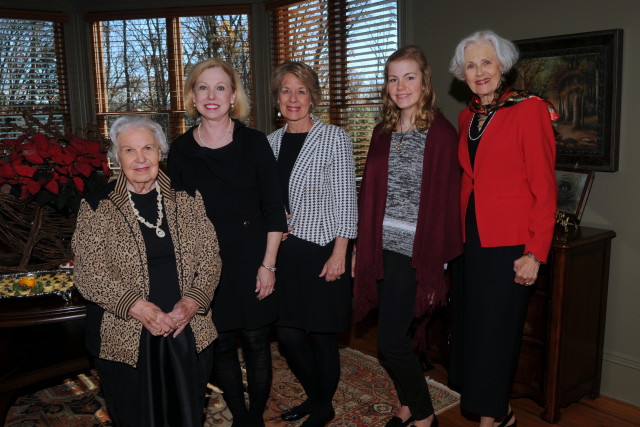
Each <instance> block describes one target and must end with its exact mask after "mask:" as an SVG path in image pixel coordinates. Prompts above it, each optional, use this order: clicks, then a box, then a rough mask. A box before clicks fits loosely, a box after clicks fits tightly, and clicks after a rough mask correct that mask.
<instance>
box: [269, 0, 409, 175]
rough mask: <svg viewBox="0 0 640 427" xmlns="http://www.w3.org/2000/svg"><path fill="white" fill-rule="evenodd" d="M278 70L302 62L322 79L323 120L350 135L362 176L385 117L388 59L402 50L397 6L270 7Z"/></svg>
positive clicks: (322, 3) (374, 0)
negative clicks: (371, 142) (382, 92)
mask: <svg viewBox="0 0 640 427" xmlns="http://www.w3.org/2000/svg"><path fill="white" fill-rule="evenodd" d="M267 7H268V8H269V10H270V11H271V16H272V25H273V34H274V35H273V58H274V65H277V64H280V63H282V62H284V61H286V60H296V61H302V62H305V63H307V64H308V65H310V66H311V67H313V69H314V70H315V71H316V72H317V73H318V77H319V79H320V84H321V86H322V91H323V102H322V105H320V106H319V107H317V108H316V109H315V110H314V114H316V115H318V116H319V117H320V118H321V119H322V120H325V121H327V122H329V123H332V124H334V125H337V126H340V127H342V128H344V129H345V130H346V131H347V132H349V134H350V136H351V139H352V141H353V146H354V156H355V159H356V169H357V174H358V176H361V175H362V171H363V168H364V162H365V160H366V155H367V151H368V146H369V140H370V138H371V131H372V130H373V127H374V126H375V124H376V123H377V120H378V118H379V115H380V113H381V97H380V89H381V87H382V83H383V70H384V64H385V61H386V59H387V57H388V56H389V55H390V54H391V53H393V52H394V51H395V50H396V49H397V48H398V29H397V22H398V19H397V16H398V7H397V2H396V1H395V0H394V1H390V0H338V1H327V0H309V1H303V2H295V3H293V2H286V1H282V0H279V1H271V2H268V4H267Z"/></svg>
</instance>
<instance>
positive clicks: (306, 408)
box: [280, 400, 313, 421]
mask: <svg viewBox="0 0 640 427" xmlns="http://www.w3.org/2000/svg"><path fill="white" fill-rule="evenodd" d="M311 409H313V408H312V405H311V403H310V402H309V401H308V400H305V401H304V402H302V403H301V404H299V405H298V406H294V407H293V408H290V409H287V410H286V411H283V412H282V414H280V418H282V420H283V421H296V420H299V419H300V418H304V417H306V416H307V415H309V414H310V413H311Z"/></svg>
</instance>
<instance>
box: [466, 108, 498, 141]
mask: <svg viewBox="0 0 640 427" xmlns="http://www.w3.org/2000/svg"><path fill="white" fill-rule="evenodd" d="M476 114H478V113H474V117H475V115H476ZM494 114H495V110H494V111H492V112H490V113H489V114H487V118H486V119H485V120H484V123H483V124H482V128H481V129H480V132H479V134H478V136H477V137H475V138H472V137H471V125H472V124H473V119H471V122H470V123H469V129H468V131H467V134H468V135H469V139H470V140H471V141H473V142H475V141H477V140H479V139H480V138H482V135H483V134H484V131H485V130H487V127H488V126H489V122H490V121H491V119H492V118H493V115H494Z"/></svg>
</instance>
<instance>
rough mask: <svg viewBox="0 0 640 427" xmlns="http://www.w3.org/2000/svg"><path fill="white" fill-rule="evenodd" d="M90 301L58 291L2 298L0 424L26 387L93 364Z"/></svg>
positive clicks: (0, 306) (77, 295) (0, 307)
mask: <svg viewBox="0 0 640 427" xmlns="http://www.w3.org/2000/svg"><path fill="white" fill-rule="evenodd" d="M85 311H86V307H85V301H84V300H83V299H82V297H80V295H79V294H78V293H77V291H74V292H73V293H72V299H71V301H64V300H63V299H62V298H61V297H60V296H58V295H51V296H42V297H33V298H7V299H0V425H2V424H3V423H4V420H5V418H6V415H7V411H8V410H9V407H10V406H11V404H13V401H14V398H15V397H16V395H17V394H18V392H19V391H20V390H21V389H24V388H26V387H30V386H33V385H34V384H38V383H40V382H43V381H47V380H51V379H54V378H58V377H61V376H63V375H67V374H69V373H72V372H80V371H83V370H85V369H87V368H89V367H90V366H91V359H90V357H89V355H88V353H87V351H86V349H85V346H84V317H85Z"/></svg>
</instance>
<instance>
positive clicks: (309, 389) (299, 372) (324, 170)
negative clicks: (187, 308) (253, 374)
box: [268, 61, 358, 426]
mask: <svg viewBox="0 0 640 427" xmlns="http://www.w3.org/2000/svg"><path fill="white" fill-rule="evenodd" d="M271 93H272V96H273V99H274V101H275V103H276V105H277V106H278V109H279V114H281V115H282V116H284V118H285V120H286V124H285V126H284V127H282V128H280V129H278V130H276V131H275V132H273V133H272V134H270V135H269V136H268V139H269V144H270V145H271V148H272V149H273V152H274V154H275V156H276V159H277V164H278V174H279V177H280V187H281V191H282V194H283V197H284V199H285V206H286V210H287V214H288V218H289V233H288V235H286V236H285V238H284V241H283V242H282V244H281V245H280V252H279V254H278V273H277V283H278V296H279V298H280V299H279V303H280V307H279V316H280V317H279V320H278V321H277V324H276V325H277V329H276V330H277V335H278V341H279V343H280V346H281V348H282V349H283V351H284V354H285V357H286V358H287V362H288V363H289V366H290V367H291V369H292V371H293V372H294V373H295V375H296V376H297V378H298V380H299V381H300V383H301V384H302V386H303V388H304V391H305V393H306V395H307V399H306V400H305V401H304V402H303V403H302V404H301V405H299V406H296V407H294V408H291V409H289V410H287V411H285V412H283V413H282V418H283V419H284V420H287V421H293V420H297V419H300V418H302V417H304V416H306V415H307V414H311V415H310V416H309V418H308V419H307V420H306V421H305V422H304V423H303V424H302V425H303V426H323V425H325V424H326V423H328V422H329V421H330V420H331V419H332V418H333V417H334V414H335V413H334V411H333V407H332V404H331V401H332V398H333V394H334V393H335V390H336V388H337V386H338V381H339V379H340V356H339V354H338V342H337V337H336V333H337V332H339V331H343V330H344V329H346V327H347V324H348V322H349V310H350V307H351V280H350V278H349V275H348V274H345V270H346V265H347V262H349V260H348V259H347V258H348V250H347V247H348V246H349V241H350V239H353V238H355V237H356V232H357V230H356V229H357V219H358V218H357V206H356V205H357V202H356V187H355V166H354V160H353V152H352V147H351V140H350V138H349V135H348V134H347V133H346V132H345V131H344V130H342V129H340V128H338V127H336V126H332V125H327V124H324V123H322V122H321V121H319V120H318V119H317V118H314V117H312V116H311V110H312V109H313V106H314V105H317V104H318V103H319V102H320V87H319V83H318V76H317V75H316V73H315V71H313V69H312V68H311V67H309V66H308V65H306V64H303V63H300V62H292V61H290V62H285V63H283V64H282V65H280V66H279V67H278V68H277V69H276V70H275V72H274V74H273V79H272V81H271Z"/></svg>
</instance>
